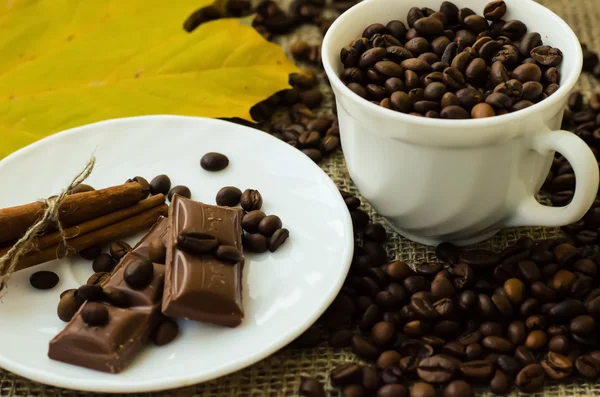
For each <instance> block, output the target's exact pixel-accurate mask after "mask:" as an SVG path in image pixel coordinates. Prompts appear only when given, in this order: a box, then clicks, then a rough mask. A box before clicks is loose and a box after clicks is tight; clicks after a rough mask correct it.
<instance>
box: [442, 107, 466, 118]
mask: <svg viewBox="0 0 600 397" xmlns="http://www.w3.org/2000/svg"><path fill="white" fill-rule="evenodd" d="M440 115H441V116H442V118H444V119H468V118H469V115H470V114H469V112H468V111H467V110H466V109H464V108H462V107H460V106H447V107H445V108H443V109H442V111H441V113H440Z"/></svg>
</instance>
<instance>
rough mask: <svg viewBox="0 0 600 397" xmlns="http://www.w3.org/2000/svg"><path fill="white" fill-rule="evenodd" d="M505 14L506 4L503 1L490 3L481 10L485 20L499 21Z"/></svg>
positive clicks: (497, 0) (496, 0)
mask: <svg viewBox="0 0 600 397" xmlns="http://www.w3.org/2000/svg"><path fill="white" fill-rule="evenodd" d="M504 14H506V3H505V2H504V1H503V0H495V1H491V2H489V3H488V4H486V6H485V7H484V8H483V15H484V16H485V19H489V20H490V21H499V20H500V19H502V17H503V16H504Z"/></svg>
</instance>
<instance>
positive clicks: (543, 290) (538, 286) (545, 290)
mask: <svg viewBox="0 0 600 397" xmlns="http://www.w3.org/2000/svg"><path fill="white" fill-rule="evenodd" d="M529 289H530V291H531V295H533V297H534V298H536V299H539V300H540V301H541V302H552V301H555V300H556V292H555V291H554V290H553V289H551V288H549V287H547V286H546V285H545V284H544V283H542V282H541V281H536V282H534V283H533V284H531V286H530V287H529Z"/></svg>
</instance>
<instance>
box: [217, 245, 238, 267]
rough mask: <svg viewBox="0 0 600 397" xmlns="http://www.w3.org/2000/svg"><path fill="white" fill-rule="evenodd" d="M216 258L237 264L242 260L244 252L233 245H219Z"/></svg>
mask: <svg viewBox="0 0 600 397" xmlns="http://www.w3.org/2000/svg"><path fill="white" fill-rule="evenodd" d="M215 256H216V257H217V258H219V259H221V260H222V261H226V262H231V263H237V262H239V261H241V260H242V258H243V255H242V252H241V251H240V250H239V249H237V248H236V247H234V246H233V245H219V246H218V247H217V249H216V251H215Z"/></svg>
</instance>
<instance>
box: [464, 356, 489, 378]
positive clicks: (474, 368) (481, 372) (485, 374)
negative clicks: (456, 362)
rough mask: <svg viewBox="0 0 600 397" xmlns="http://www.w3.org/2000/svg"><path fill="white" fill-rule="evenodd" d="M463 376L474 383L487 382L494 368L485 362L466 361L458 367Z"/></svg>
mask: <svg viewBox="0 0 600 397" xmlns="http://www.w3.org/2000/svg"><path fill="white" fill-rule="evenodd" d="M460 372H461V374H462V375H463V376H465V377H467V378H469V379H470V380H472V381H475V382H481V381H485V380H489V379H490V378H491V377H492V375H493V374H494V366H493V365H492V364H491V363H489V362H488V361H485V360H479V361H468V362H465V363H463V364H462V365H461V366H460Z"/></svg>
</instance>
